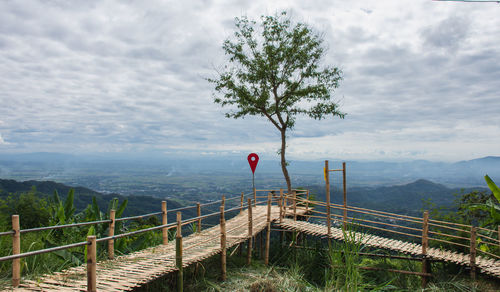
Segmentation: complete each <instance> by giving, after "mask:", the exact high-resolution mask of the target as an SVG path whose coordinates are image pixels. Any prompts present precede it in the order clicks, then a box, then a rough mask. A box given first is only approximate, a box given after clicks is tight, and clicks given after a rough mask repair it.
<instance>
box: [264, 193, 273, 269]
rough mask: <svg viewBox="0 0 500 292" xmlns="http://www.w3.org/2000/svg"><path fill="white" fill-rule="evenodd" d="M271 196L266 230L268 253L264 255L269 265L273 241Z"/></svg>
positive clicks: (268, 202) (266, 263)
mask: <svg viewBox="0 0 500 292" xmlns="http://www.w3.org/2000/svg"><path fill="white" fill-rule="evenodd" d="M271 203H272V201H271V198H270V197H269V198H268V199H267V230H266V253H265V255H264V264H265V265H266V266H267V265H269V247H270V243H271Z"/></svg>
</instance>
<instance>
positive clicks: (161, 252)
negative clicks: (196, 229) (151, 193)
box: [13, 206, 304, 291]
mask: <svg viewBox="0 0 500 292" xmlns="http://www.w3.org/2000/svg"><path fill="white" fill-rule="evenodd" d="M303 212H304V211H303V210H300V211H299V210H298V213H302V214H303ZM252 215H253V216H252V217H253V220H252V222H253V235H254V236H255V235H257V234H258V233H259V232H261V231H262V230H263V229H264V228H265V227H266V226H267V206H257V207H254V208H253V209H252ZM278 218H279V208H278V207H277V206H273V207H272V209H271V220H276V219H278ZM226 230H227V243H226V246H227V248H228V249H229V248H230V247H233V246H235V245H238V244H240V243H242V242H244V241H246V240H247V239H248V211H247V210H244V211H243V212H242V213H240V214H239V215H237V216H236V217H234V218H232V219H229V220H227V221H226ZM220 246H221V245H220V226H219V225H216V226H214V227H211V228H208V229H205V230H202V231H201V232H200V233H194V234H191V235H189V236H186V237H184V238H183V254H184V257H183V266H184V267H186V266H189V265H191V264H193V263H195V262H199V261H202V260H204V259H206V258H209V257H211V256H213V255H215V254H218V253H220V252H221V247H220ZM176 270H177V269H176V267H175V241H171V242H169V244H167V245H159V246H155V247H151V248H147V249H144V250H141V251H138V252H135V253H132V254H128V255H124V256H118V257H116V258H115V259H114V260H106V261H99V262H98V263H97V290H99V291H129V290H132V289H133V288H136V287H140V286H142V285H144V284H145V283H148V282H150V281H152V280H154V279H156V278H158V277H160V276H163V275H165V274H167V273H170V272H173V271H176ZM13 290H14V291H87V280H86V270H85V265H84V266H79V267H74V268H69V269H67V270H64V271H62V272H59V273H55V274H51V275H45V276H43V277H41V278H40V279H38V280H37V281H29V280H23V281H22V283H21V285H20V286H19V288H16V289H13Z"/></svg>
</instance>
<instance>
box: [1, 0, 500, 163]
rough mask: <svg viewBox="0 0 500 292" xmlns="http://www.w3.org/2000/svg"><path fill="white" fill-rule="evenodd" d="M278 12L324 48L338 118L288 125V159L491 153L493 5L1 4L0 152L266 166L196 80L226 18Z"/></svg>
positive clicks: (265, 138) (499, 140)
mask: <svg viewBox="0 0 500 292" xmlns="http://www.w3.org/2000/svg"><path fill="white" fill-rule="evenodd" d="M282 10H287V11H288V12H289V14H290V15H291V16H292V18H293V19H294V20H295V21H300V22H305V23H307V24H309V25H310V26H312V27H314V29H316V30H317V31H318V32H321V33H322V34H323V35H324V40H325V43H326V44H327V46H328V52H327V54H326V56H325V58H324V64H328V65H334V66H338V67H340V68H341V69H342V70H343V72H344V80H343V81H342V83H341V86H340V88H339V89H338V90H337V91H336V93H335V98H336V100H337V101H338V102H339V103H340V104H341V106H342V108H341V109H342V110H343V111H344V112H346V113H347V114H348V115H347V116H346V118H345V119H344V120H340V119H327V120H323V121H320V122H319V121H315V120H309V119H306V118H303V119H299V120H298V121H297V125H296V129H295V130H294V131H293V132H291V133H290V135H289V143H290V146H289V148H288V151H289V155H290V157H291V158H292V159H304V160H306V159H329V158H330V159H332V158H343V159H359V160H361V159H370V160H394V159H404V160H410V159H428V160H438V161H455V160H465V159H472V158H478V157H482V156H487V155H500V92H499V91H500V5H499V4H496V3H456V2H436V1H430V0H383V1H382V0H377V1H361V0H353V1H341V0H338V1H333V0H331V1H326V0H324V1H290V0H288V1H264V0H263V1H229V0H226V1H201V0H199V1H190V0H185V1H8V0H3V1H0V153H13V152H40V151H42V152H63V153H74V154H78V153H96V152H105V153H106V152H122V153H132V152H133V153H156V154H165V155H198V154H203V155H212V154H214V155H226V154H235V153H248V152H250V151H255V152H258V153H261V154H263V155H268V156H271V157H274V156H275V154H276V150H277V149H278V148H279V145H280V141H279V135H278V132H277V131H276V129H274V128H273V126H272V125H271V124H270V123H269V122H267V121H265V120H263V119H261V118H245V119H242V120H234V119H226V118H225V117H224V112H225V111H226V109H221V108H220V107H219V106H218V105H216V104H214V103H213V101H212V100H213V97H212V94H213V88H212V87H211V85H210V84H209V83H207V82H206V81H205V78H206V77H214V76H215V70H216V69H217V68H220V67H221V66H222V65H223V64H225V63H226V62H227V59H226V57H225V56H224V54H223V51H222V48H221V44H222V42H223V41H224V39H226V38H228V37H230V36H231V35H232V33H233V31H234V17H237V16H242V15H247V16H249V17H250V18H254V19H258V18H259V16H260V15H263V14H274V13H276V12H277V11H282Z"/></svg>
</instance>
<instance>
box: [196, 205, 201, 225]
mask: <svg viewBox="0 0 500 292" xmlns="http://www.w3.org/2000/svg"><path fill="white" fill-rule="evenodd" d="M196 215H197V216H198V217H201V204H200V203H199V202H198V203H196ZM196 232H197V233H200V232H201V218H198V228H196Z"/></svg>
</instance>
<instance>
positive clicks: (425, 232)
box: [422, 211, 429, 289]
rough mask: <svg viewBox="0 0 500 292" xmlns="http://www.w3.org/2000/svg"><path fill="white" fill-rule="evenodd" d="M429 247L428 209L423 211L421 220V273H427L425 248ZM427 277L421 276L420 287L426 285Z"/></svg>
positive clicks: (423, 287)
mask: <svg viewBox="0 0 500 292" xmlns="http://www.w3.org/2000/svg"><path fill="white" fill-rule="evenodd" d="M428 247H429V211H425V212H424V218H423V221H422V273H425V274H427V270H428V260H427V248H428ZM428 282H429V279H428V278H427V277H426V276H422V289H425V287H427V283H428Z"/></svg>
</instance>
